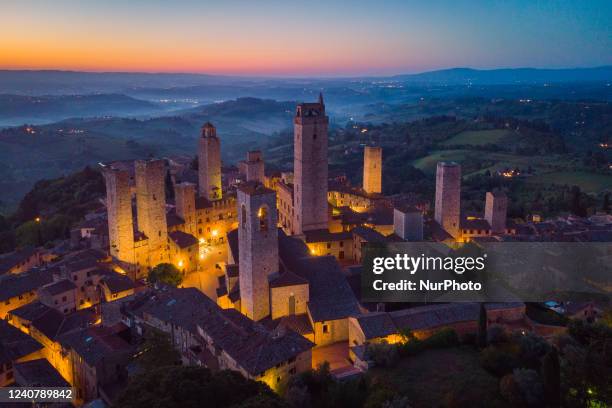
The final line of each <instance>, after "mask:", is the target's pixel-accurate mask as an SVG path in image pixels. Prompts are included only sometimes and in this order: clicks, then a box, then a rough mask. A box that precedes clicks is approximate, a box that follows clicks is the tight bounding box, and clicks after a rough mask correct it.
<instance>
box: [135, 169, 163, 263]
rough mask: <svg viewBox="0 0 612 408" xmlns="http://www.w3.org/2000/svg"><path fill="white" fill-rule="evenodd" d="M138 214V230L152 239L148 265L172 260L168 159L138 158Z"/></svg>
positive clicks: (149, 240)
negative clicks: (169, 231)
mask: <svg viewBox="0 0 612 408" xmlns="http://www.w3.org/2000/svg"><path fill="white" fill-rule="evenodd" d="M135 170H136V217H137V220H138V230H139V231H141V232H142V233H144V234H145V236H146V237H147V239H148V245H149V250H148V251H149V256H148V262H147V264H148V266H152V267H153V266H156V265H157V264H159V263H162V262H168V259H169V258H168V225H167V224H166V190H165V183H164V180H165V174H166V163H165V162H164V161H163V160H137V161H136V163H135Z"/></svg>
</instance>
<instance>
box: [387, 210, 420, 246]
mask: <svg viewBox="0 0 612 408" xmlns="http://www.w3.org/2000/svg"><path fill="white" fill-rule="evenodd" d="M393 232H394V233H395V235H397V236H399V237H400V238H402V239H405V240H406V241H422V240H423V213H422V212H421V211H420V210H418V209H416V208H414V207H408V206H399V207H395V208H394V209H393Z"/></svg>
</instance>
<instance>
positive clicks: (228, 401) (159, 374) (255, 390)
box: [116, 366, 286, 408]
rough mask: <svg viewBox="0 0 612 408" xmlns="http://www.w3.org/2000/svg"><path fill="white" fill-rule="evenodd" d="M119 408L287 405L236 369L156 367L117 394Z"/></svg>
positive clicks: (265, 386) (219, 407) (218, 407)
mask: <svg viewBox="0 0 612 408" xmlns="http://www.w3.org/2000/svg"><path fill="white" fill-rule="evenodd" d="M116 406H118V407H122V408H183V407H194V408H195V407H204V406H205V407H207V408H209V407H210V408H222V407H223V408H225V407H244V408H246V407H279V408H280V407H286V405H285V404H284V403H283V401H282V400H281V399H280V398H279V397H278V396H277V395H276V394H274V392H273V391H272V390H271V389H270V388H269V387H268V386H267V385H265V384H264V383H262V382H257V381H253V380H249V379H246V378H245V377H243V376H242V374H240V373H238V372H237V371H229V370H224V371H219V372H216V373H213V372H211V371H210V370H209V369H207V368H203V367H191V366H188V367H185V366H169V367H158V368H155V369H151V370H148V371H145V372H143V373H141V374H138V375H136V376H135V377H134V378H133V379H132V380H131V381H130V383H129V384H128V386H127V387H126V389H125V390H124V392H123V393H122V394H121V395H120V396H119V398H118V400H117V403H116Z"/></svg>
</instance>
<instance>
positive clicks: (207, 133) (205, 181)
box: [198, 122, 222, 201]
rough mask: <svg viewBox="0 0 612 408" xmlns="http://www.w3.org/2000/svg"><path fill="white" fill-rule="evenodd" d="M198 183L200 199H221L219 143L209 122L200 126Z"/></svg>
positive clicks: (214, 129) (215, 132) (215, 131)
mask: <svg viewBox="0 0 612 408" xmlns="http://www.w3.org/2000/svg"><path fill="white" fill-rule="evenodd" d="M198 182H199V190H200V197H204V198H207V199H209V200H211V201H212V200H219V199H221V196H222V192H221V142H220V141H219V138H218V137H217V129H216V128H215V127H214V126H213V125H212V123H210V122H206V123H205V124H204V126H202V135H201V137H200V140H199V145H198Z"/></svg>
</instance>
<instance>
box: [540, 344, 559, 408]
mask: <svg viewBox="0 0 612 408" xmlns="http://www.w3.org/2000/svg"><path fill="white" fill-rule="evenodd" d="M541 372H542V380H543V381H544V399H545V401H546V404H547V405H548V406H549V407H558V406H559V405H560V404H561V368H560V366H559V353H557V349H556V348H554V347H552V348H551V349H550V351H549V352H548V353H546V355H545V356H544V358H543V359H542V368H541Z"/></svg>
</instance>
